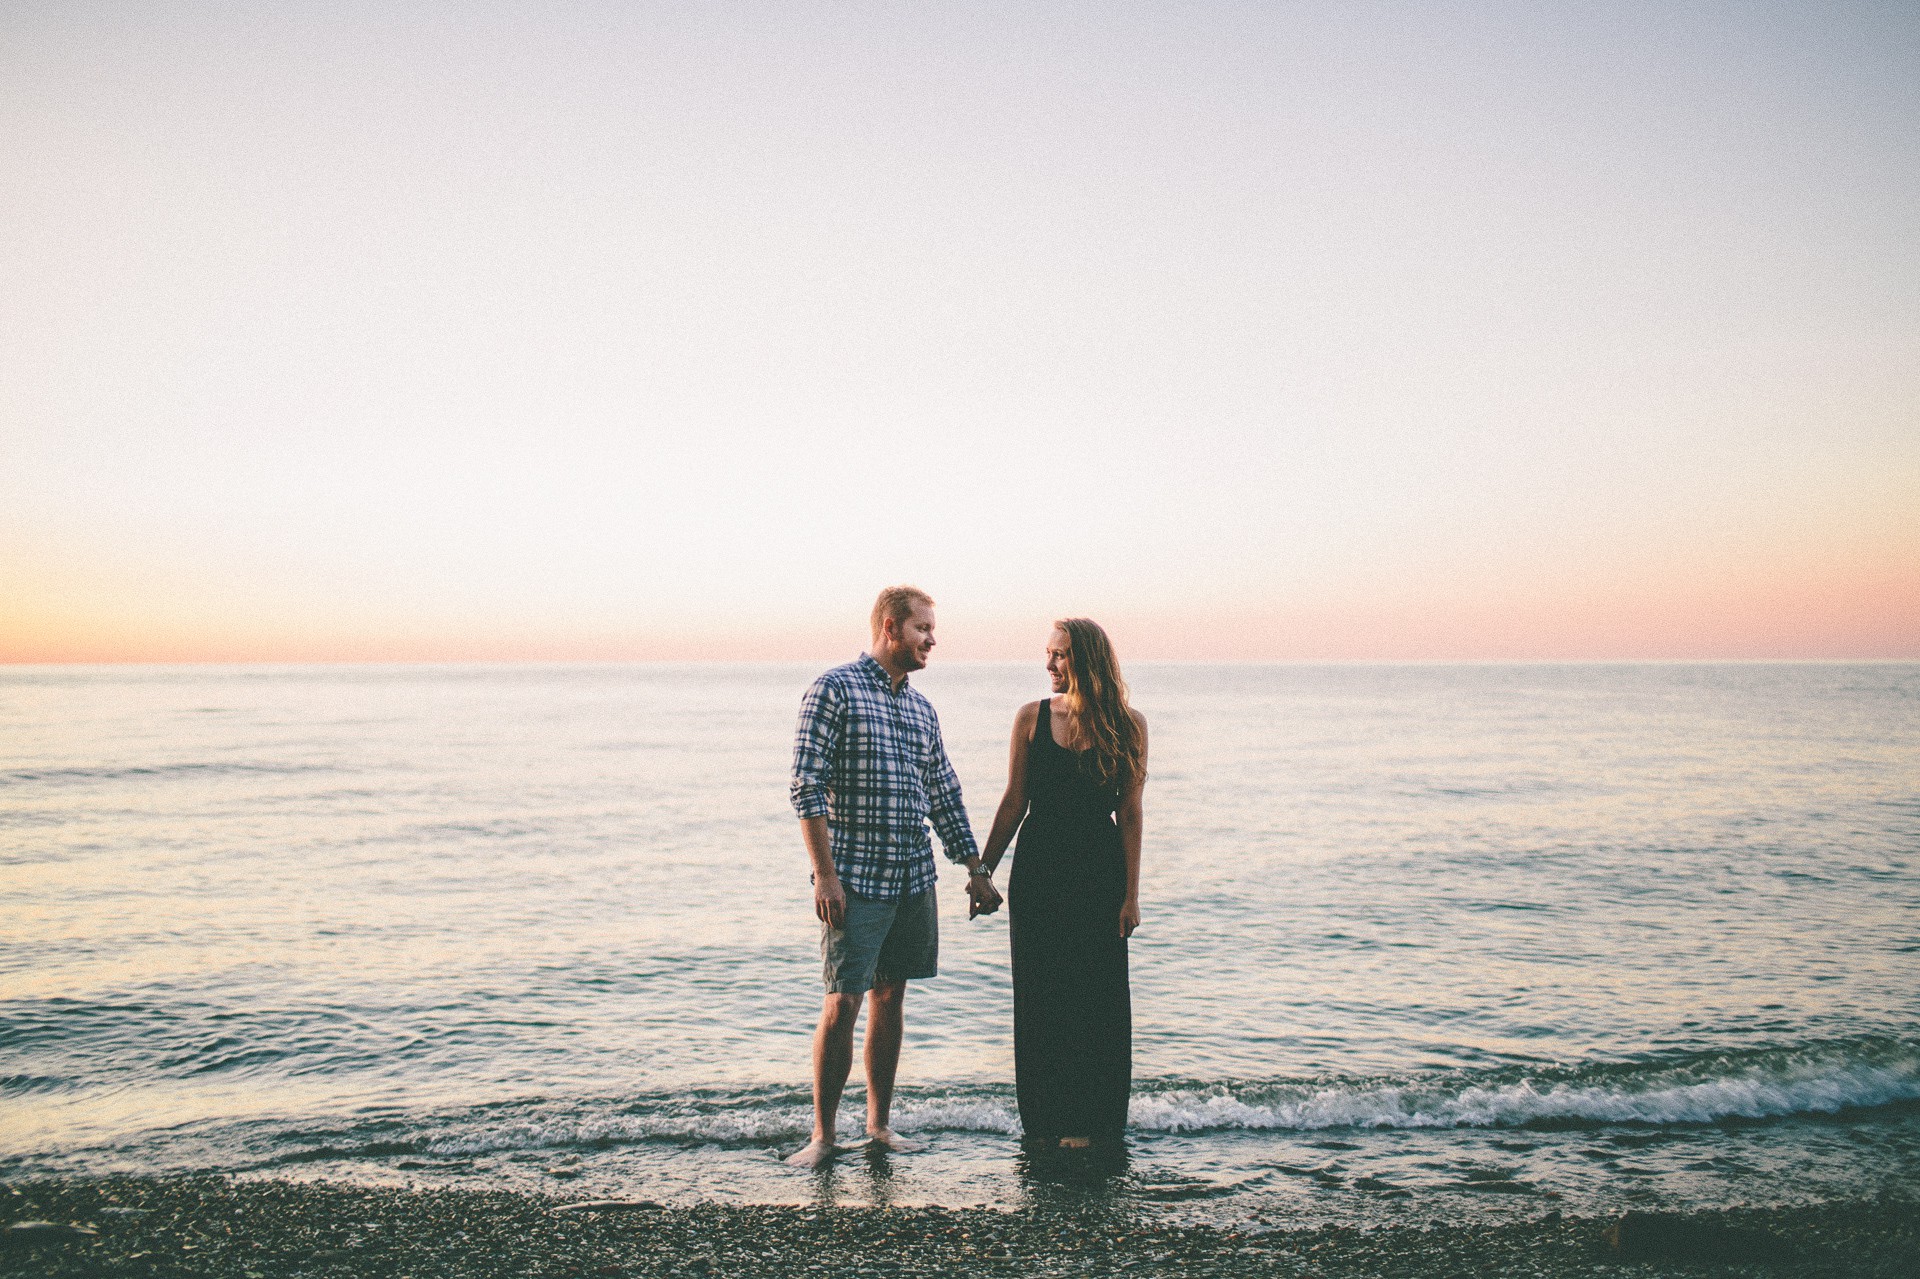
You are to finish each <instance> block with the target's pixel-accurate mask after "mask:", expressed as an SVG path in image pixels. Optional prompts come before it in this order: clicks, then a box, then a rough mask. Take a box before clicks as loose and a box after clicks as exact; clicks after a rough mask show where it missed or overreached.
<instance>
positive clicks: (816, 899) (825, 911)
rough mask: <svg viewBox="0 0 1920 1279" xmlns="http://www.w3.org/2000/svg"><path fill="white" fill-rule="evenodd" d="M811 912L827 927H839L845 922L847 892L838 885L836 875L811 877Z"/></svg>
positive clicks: (838, 880)
mask: <svg viewBox="0 0 1920 1279" xmlns="http://www.w3.org/2000/svg"><path fill="white" fill-rule="evenodd" d="M813 913H814V914H816V915H818V916H819V917H820V922H821V923H823V924H825V925H826V926H827V927H828V928H841V927H844V926H845V925H846V922H847V893H846V890H845V889H843V888H841V887H840V877H839V876H838V875H815V876H814V877H813Z"/></svg>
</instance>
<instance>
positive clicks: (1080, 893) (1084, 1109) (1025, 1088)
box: [1007, 699, 1133, 1142]
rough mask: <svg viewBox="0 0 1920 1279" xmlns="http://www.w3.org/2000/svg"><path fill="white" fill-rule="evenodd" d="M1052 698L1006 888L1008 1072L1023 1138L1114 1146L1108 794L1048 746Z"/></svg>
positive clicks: (1114, 906) (1118, 998)
mask: <svg viewBox="0 0 1920 1279" xmlns="http://www.w3.org/2000/svg"><path fill="white" fill-rule="evenodd" d="M1052 705H1053V703H1052V699H1048V700H1047V701H1044V702H1041V703H1040V714H1039V716H1038V721H1039V722H1038V723H1037V724H1035V726H1034V730H1033V740H1032V742H1030V743H1029V744H1028V746H1027V779H1026V781H1027V803H1028V805H1029V807H1028V810H1027V816H1026V820H1025V821H1024V822H1023V823H1022V824H1021V827H1020V841H1019V843H1017V844H1016V845H1015V846H1014V856H1013V873H1012V875H1011V876H1010V877H1009V879H1008V884H1007V913H1008V916H1009V918H1010V920H1011V928H1010V929H1009V931H1010V933H1011V935H1012V939H1013V1068H1014V1082H1015V1091H1016V1092H1017V1093H1018V1095H1019V1101H1020V1124H1021V1126H1022V1127H1023V1128H1025V1129H1026V1132H1027V1136H1028V1137H1029V1138H1036V1139H1039V1140H1042V1141H1055V1140H1058V1139H1059V1138H1061V1137H1092V1138H1094V1139H1095V1140H1096V1141H1103V1142H1118V1141H1119V1139H1120V1137H1121V1133H1122V1131H1123V1130H1124V1129H1125V1127H1126V1123H1127V1092H1128V1090H1129V1088H1130V1087H1131V1086H1132V1080H1133V1005H1132V1000H1131V998H1130V996H1129V994H1128V991H1127V939H1126V938H1125V937H1122V936H1121V935H1120V906H1121V903H1122V902H1123V901H1124V900H1125V899H1126V894H1127V864H1126V855H1125V853H1124V852H1123V851H1122V849H1121V846H1120V828H1119V827H1118V826H1117V825H1115V824H1114V810H1115V808H1116V807H1117V806H1118V799H1119V797H1118V795H1117V794H1115V792H1114V791H1113V790H1112V789H1110V788H1102V787H1101V786H1100V785H1098V784H1097V783H1096V782H1095V781H1094V780H1093V779H1092V777H1090V776H1089V775H1088V774H1087V772H1086V771H1085V770H1084V769H1083V768H1082V767H1081V760H1080V758H1079V756H1078V754H1077V753H1076V752H1074V751H1070V750H1068V749H1067V748H1065V747H1064V746H1061V745H1060V744H1059V743H1057V742H1055V741H1054V740H1053V712H1052Z"/></svg>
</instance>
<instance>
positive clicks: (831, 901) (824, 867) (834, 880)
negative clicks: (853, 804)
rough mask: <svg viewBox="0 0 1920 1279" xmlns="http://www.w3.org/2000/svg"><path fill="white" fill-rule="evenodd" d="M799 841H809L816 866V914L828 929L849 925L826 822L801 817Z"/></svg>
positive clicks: (845, 900)
mask: <svg viewBox="0 0 1920 1279" xmlns="http://www.w3.org/2000/svg"><path fill="white" fill-rule="evenodd" d="M800 838H801V839H803V840H805V841H806V844H807V860H808V861H810V862H812V863H813V913H814V914H816V915H818V916H819V917H820V922H821V923H823V924H825V925H827V926H828V927H829V928H839V927H840V926H841V925H842V924H843V923H845V922H846V916H847V894H846V891H845V890H844V889H842V888H841V887H840V872H839V871H838V870H835V869H834V865H833V845H832V842H831V841H830V840H829V839H828V837H827V819H826V818H824V817H802V818H801V819H800Z"/></svg>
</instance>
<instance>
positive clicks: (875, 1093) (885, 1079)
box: [866, 981, 920, 1154]
mask: <svg viewBox="0 0 1920 1279" xmlns="http://www.w3.org/2000/svg"><path fill="white" fill-rule="evenodd" d="M906 1006H907V983H906V982H904V981H890V982H886V983H883V984H881V985H878V986H875V987H874V988H873V989H872V990H870V991H868V992H867V1045H866V1064H867V1136H868V1137H870V1138H872V1140H873V1144H874V1145H876V1146H882V1147H884V1148H886V1149H888V1150H892V1151H897V1152H899V1153H902V1154H904V1153H906V1152H907V1151H910V1150H918V1149H920V1143H919V1142H917V1141H908V1140H907V1139H906V1138H905V1137H902V1136H900V1135H899V1134H898V1133H896V1132H894V1130H893V1077H894V1075H895V1074H896V1073H898V1071H899V1069H900V1040H901V1037H902V1035H903V1033H904V1032H905V1029H906Z"/></svg>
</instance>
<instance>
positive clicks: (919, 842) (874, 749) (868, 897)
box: [787, 586, 1147, 1167]
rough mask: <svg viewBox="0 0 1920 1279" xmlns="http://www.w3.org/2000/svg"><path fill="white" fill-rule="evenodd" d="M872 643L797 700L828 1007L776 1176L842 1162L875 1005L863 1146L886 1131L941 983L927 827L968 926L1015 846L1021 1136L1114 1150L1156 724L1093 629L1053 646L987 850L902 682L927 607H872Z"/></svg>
mask: <svg viewBox="0 0 1920 1279" xmlns="http://www.w3.org/2000/svg"><path fill="white" fill-rule="evenodd" d="M872 630H873V645H872V649H871V651H870V652H867V653H863V654H861V655H860V657H859V658H857V659H856V660H854V661H851V662H848V663H847V664H846V665H844V666H836V667H835V668H834V669H832V670H830V671H828V672H827V673H826V674H824V675H822V676H821V677H820V678H819V679H817V680H815V681H814V683H813V686H812V687H811V688H809V689H808V690H807V693H806V696H805V697H804V698H803V699H802V700H801V703H800V726H799V730H798V733H797V734H796V738H795V742H794V752H793V785H792V796H793V807H794V811H795V812H797V813H798V814H799V816H800V830H801V835H802V838H803V839H804V840H805V842H806V847H807V856H808V858H809V859H810V860H811V861H812V863H813V907H814V913H815V914H816V915H818V916H819V918H820V954H821V959H822V962H823V966H824V977H825V980H826V986H827V993H826V999H825V1001H824V1003H823V1004H822V1006H821V1009H820V1023H819V1026H818V1027H817V1028H816V1030H815V1031H814V1037H813V1135H812V1137H811V1139H810V1140H809V1141H808V1142H807V1144H806V1145H805V1146H803V1147H801V1148H800V1150H798V1151H797V1152H795V1153H794V1154H793V1155H791V1156H789V1157H788V1160H787V1162H788V1163H791V1164H796V1165H799V1166H802V1167H817V1166H818V1165H820V1164H823V1163H825V1162H826V1161H827V1160H829V1159H831V1158H832V1157H833V1156H834V1155H835V1154H837V1153H839V1152H840V1150H841V1149H842V1148H841V1147H840V1146H839V1145H838V1143H837V1141H836V1138H835V1124H836V1122H837V1119H838V1115H839V1110H840V1094H841V1092H842V1090H843V1089H844V1088H845V1086H846V1082H847V1074H848V1072H849V1071H850V1070H851V1069H852V1066H853V1032H854V1026H855V1023H856V1022H857V1021H858V1020H859V1016H860V1005H861V1003H862V1001H863V1000H864V1002H865V1003H866V1006H867V1034H866V1044H865V1054H864V1055H865V1065H866V1076H867V1137H868V1141H869V1143H871V1144H873V1145H875V1146H879V1147H882V1148H885V1149H887V1150H893V1151H908V1150H912V1149H914V1148H915V1143H913V1142H910V1141H908V1140H907V1139H905V1138H903V1137H901V1136H899V1135H898V1134H897V1133H895V1132H894V1130H893V1119H892V1106H893V1083H894V1073H895V1070H896V1068H897V1067H898V1065H899V1062H900V1040H901V1035H902V1031H903V1028H904V1024H905V1007H906V991H907V982H908V981H910V980H912V979H914V978H920V977H932V976H934V975H935V973H936V972H937V971H938V958H939V916H938V913H937V911H936V909H935V898H934V882H935V880H936V879H937V878H938V870H937V868H936V866H935V864H934V860H933V845H932V843H931V841H930V840H929V839H928V836H927V823H928V822H929V821H931V822H932V824H933V829H934V831H935V833H937V834H938V835H939V836H940V842H941V845H942V846H943V848H944V849H945V851H946V855H947V858H948V860H950V861H953V862H956V863H960V864H963V865H965V866H966V868H967V897H968V909H967V916H968V918H969V919H971V918H974V917H975V916H978V915H988V914H992V913H993V912H994V911H996V910H998V909H999V908H1000V905H1001V901H1002V898H1001V895H1000V891H999V890H998V889H997V888H995V887H994V883H993V874H994V870H995V869H996V867H997V866H998V865H999V862H1000V859H1001V857H1002V856H1003V855H1004V854H1005V853H1006V850H1007V846H1008V845H1009V844H1011V843H1013V841H1014V836H1015V834H1016V832H1017V833H1018V835H1019V844H1018V846H1017V850H1016V851H1017V855H1016V856H1015V858H1014V863H1013V872H1012V874H1011V876H1010V877H1009V878H1010V883H1009V884H1008V897H1007V899H1006V900H1007V905H1008V913H1009V915H1010V917H1011V924H1012V926H1011V929H1010V931H1011V934H1012V942H1013V1033H1014V1075H1015V1084H1016V1090H1017V1092H1018V1095H1019V1103H1020V1123H1021V1126H1022V1127H1023V1128H1024V1129H1025V1130H1026V1136H1027V1139H1028V1140H1029V1141H1030V1142H1035V1143H1039V1144H1043V1145H1049V1146H1064V1147H1084V1146H1090V1145H1095V1144H1098V1145H1103V1146H1117V1145H1118V1144H1119V1142H1120V1139H1121V1133H1122V1131H1123V1129H1124V1128H1125V1126H1126V1120H1127V1092H1128V1089H1129V1087H1130V1086H1131V1080H1132V1035H1133V1017H1132V1009H1131V1005H1130V1002H1129V997H1128V992H1127V938H1128V937H1129V936H1131V935H1132V933H1133V930H1134V928H1135V927H1137V926H1138V925H1139V923H1140V819H1141V798H1140V797H1141V790H1142V788H1143V787H1144V785H1145V783H1146V775H1147V725H1146V720H1145V719H1143V718H1142V717H1141V715H1140V713H1139V712H1138V711H1135V710H1133V709H1132V708H1131V707H1130V706H1128V704H1127V686H1126V684H1125V682H1123V681H1122V680H1121V678H1120V670H1119V666H1118V665H1117V664H1116V662H1115V660H1114V656H1113V647H1112V645H1111V644H1109V643H1108V642H1107V635H1106V632H1105V631H1103V630H1101V629H1100V627H1099V626H1098V625H1096V624H1095V623H1093V622H1090V621H1087V620H1086V619H1084V618H1069V619H1067V620H1065V621H1061V622H1056V623H1055V624H1054V627H1053V630H1052V633H1051V634H1050V635H1049V636H1048V637H1047V675H1048V677H1049V679H1050V680H1051V682H1052V687H1053V693H1054V695H1053V696H1052V697H1049V698H1046V699H1043V700H1041V701H1038V702H1030V703H1028V704H1027V705H1025V706H1022V707H1021V708H1020V709H1019V711H1018V712H1017V713H1016V714H1015V715H1014V721H1013V742H1012V747H1011V751H1010V761H1009V767H1008V773H1007V790H1006V794H1005V796H1004V797H1002V799H1001V801H1000V807H999V809H998V811H997V812H996V813H995V814H994V819H993V829H992V832H991V833H990V834H989V835H988V837H987V845H986V850H985V852H984V853H982V852H978V851H976V849H975V847H974V841H973V830H972V828H971V826H970V825H969V824H968V822H967V814H966V809H965V807H964V806H963V805H962V803H961V798H960V781H959V779H958V778H957V777H956V776H955V775H954V771H953V765H952V764H951V763H950V762H949V761H948V759H947V752H946V747H945V745H944V744H943V743H942V742H941V738H940V720H939V717H938V716H937V715H935V714H934V711H933V706H932V705H931V704H930V703H929V702H928V701H927V699H926V698H925V697H923V696H922V695H921V694H920V693H919V692H918V690H916V689H914V688H912V687H911V686H909V684H908V676H910V675H911V674H912V673H913V672H914V671H917V670H921V669H923V668H924V667H925V666H926V664H927V660H928V658H929V657H930V656H931V655H932V653H933V647H934V638H933V600H932V599H931V598H929V597H928V595H927V594H926V592H925V591H921V590H919V589H917V588H915V587H911V586H893V587H888V588H887V589H886V590H884V591H882V592H880V598H879V599H878V600H877V601H875V603H874V606H873V617H872Z"/></svg>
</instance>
